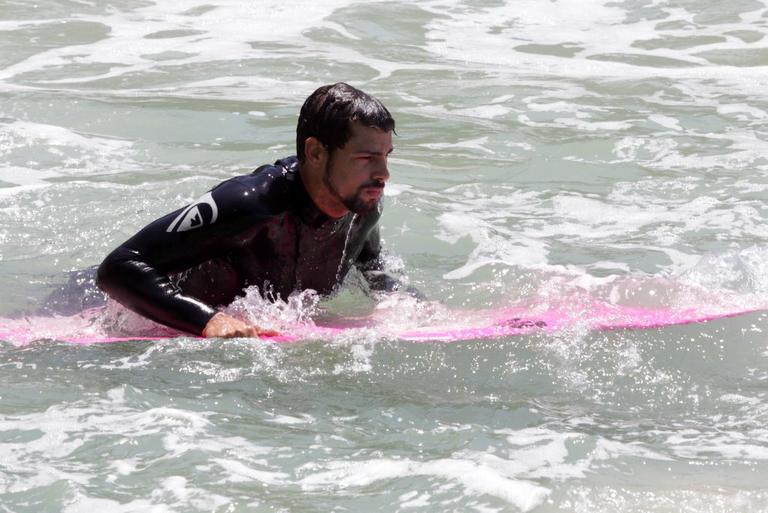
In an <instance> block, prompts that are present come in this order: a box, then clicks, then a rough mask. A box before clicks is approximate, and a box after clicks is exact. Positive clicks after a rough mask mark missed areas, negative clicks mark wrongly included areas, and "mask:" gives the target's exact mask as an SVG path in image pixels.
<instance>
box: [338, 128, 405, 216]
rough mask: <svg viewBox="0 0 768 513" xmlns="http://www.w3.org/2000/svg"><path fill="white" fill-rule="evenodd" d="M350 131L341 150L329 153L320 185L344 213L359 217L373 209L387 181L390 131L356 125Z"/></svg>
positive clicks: (390, 142)
mask: <svg viewBox="0 0 768 513" xmlns="http://www.w3.org/2000/svg"><path fill="white" fill-rule="evenodd" d="M351 128H352V129H351V135H350V138H349V140H348V141H347V143H346V144H345V145H344V147H343V148H338V149H335V150H333V151H331V152H330V155H329V157H328V161H327V163H326V166H325V175H324V177H323V182H324V183H325V185H326V187H328V189H329V191H330V193H331V195H333V196H334V197H335V198H336V199H337V200H338V201H340V202H341V203H342V204H343V205H344V206H345V207H346V208H347V209H348V210H350V211H352V212H354V213H356V214H363V213H366V212H370V211H371V210H373V209H374V208H376V205H377V203H378V201H379V198H381V195H382V193H383V191H384V183H385V182H386V181H387V180H389V170H388V169H387V159H388V157H389V154H390V153H391V152H392V132H385V131H384V130H381V129H378V128H374V127H369V126H364V125H361V124H360V123H357V122H354V123H352V127H351Z"/></svg>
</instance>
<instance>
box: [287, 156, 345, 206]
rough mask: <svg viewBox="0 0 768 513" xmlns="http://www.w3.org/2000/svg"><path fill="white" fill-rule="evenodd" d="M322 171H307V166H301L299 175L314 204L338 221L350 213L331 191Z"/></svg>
mask: <svg viewBox="0 0 768 513" xmlns="http://www.w3.org/2000/svg"><path fill="white" fill-rule="evenodd" d="M323 172H324V171H323V170H322V169H312V170H310V169H307V166H306V164H300V165H299V175H300V176H301V181H302V182H303V183H304V187H305V188H306V189H307V193H308V194H309V197H310V199H311V200H312V203H314V204H315V206H316V207H317V208H318V209H319V210H320V211H321V212H322V213H324V214H325V215H327V216H328V217H332V218H334V219H338V218H340V217H344V216H345V215H347V214H348V213H349V209H348V208H347V207H345V206H344V204H343V203H342V202H341V198H339V197H338V195H337V194H335V193H334V191H332V190H330V188H329V187H328V185H326V183H325V181H324V180H323Z"/></svg>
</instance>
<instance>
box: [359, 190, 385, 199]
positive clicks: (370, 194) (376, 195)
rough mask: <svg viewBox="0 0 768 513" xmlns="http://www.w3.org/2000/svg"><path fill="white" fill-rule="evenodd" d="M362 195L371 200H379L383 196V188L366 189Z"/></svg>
mask: <svg viewBox="0 0 768 513" xmlns="http://www.w3.org/2000/svg"><path fill="white" fill-rule="evenodd" d="M363 194H364V195H365V196H367V197H369V198H372V199H379V198H380V197H381V195H382V194H384V187H366V188H364V189H363Z"/></svg>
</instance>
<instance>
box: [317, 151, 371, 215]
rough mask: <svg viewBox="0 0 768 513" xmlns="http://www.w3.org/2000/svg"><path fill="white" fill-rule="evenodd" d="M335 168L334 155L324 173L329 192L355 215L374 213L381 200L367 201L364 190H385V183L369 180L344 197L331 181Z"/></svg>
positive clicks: (326, 164) (327, 163)
mask: <svg viewBox="0 0 768 513" xmlns="http://www.w3.org/2000/svg"><path fill="white" fill-rule="evenodd" d="M332 167H333V154H331V156H330V157H329V158H328V161H327V162H326V163H325V173H323V183H325V186H326V187H328V190H329V191H330V192H331V194H332V195H333V196H334V197H335V198H336V199H337V200H339V201H340V202H341V203H342V205H344V206H345V207H347V210H349V211H350V212H352V213H354V214H367V213H368V212H373V211H374V210H375V209H376V208H377V207H378V205H379V200H377V199H366V198H364V197H363V190H364V189H368V188H373V187H377V188H380V189H383V188H384V182H382V181H380V180H368V181H367V182H365V183H363V184H362V185H360V187H358V188H357V191H356V192H355V193H353V194H351V195H349V196H346V197H345V196H342V195H341V193H339V189H337V188H336V186H335V185H334V184H333V180H331V168H332Z"/></svg>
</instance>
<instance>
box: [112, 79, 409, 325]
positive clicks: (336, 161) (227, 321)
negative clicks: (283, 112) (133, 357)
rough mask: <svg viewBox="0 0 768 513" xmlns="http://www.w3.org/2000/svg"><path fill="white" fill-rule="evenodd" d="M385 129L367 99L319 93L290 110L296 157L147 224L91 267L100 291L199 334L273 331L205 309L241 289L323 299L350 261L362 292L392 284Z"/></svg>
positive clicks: (354, 93)
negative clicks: (385, 265) (385, 245)
mask: <svg viewBox="0 0 768 513" xmlns="http://www.w3.org/2000/svg"><path fill="white" fill-rule="evenodd" d="M394 129H395V121H394V119H392V116H391V115H390V113H389V111H388V110H387V109H386V107H384V105H383V104H382V103H381V102H380V101H379V100H377V99H376V98H374V97H372V96H369V95H368V94H366V93H364V92H362V91H360V90H358V89H355V88H354V87H352V86H350V85H348V84H345V83H337V84H332V85H326V86H323V87H320V88H319V89H317V90H316V91H315V92H314V93H312V95H310V96H309V98H307V100H306V101H305V102H304V105H303V106H302V108H301V113H300V115H299V122H298V125H297V128H296V149H297V155H298V157H288V158H284V159H281V160H278V161H277V162H275V163H274V164H273V165H265V166H261V167H260V168H258V169H257V170H256V171H254V172H253V173H252V174H250V175H245V176H238V177H235V178H232V179H229V180H227V181H225V182H223V183H221V184H219V185H218V186H216V187H214V188H213V189H212V190H211V191H210V192H208V193H207V194H205V195H203V196H202V197H201V198H200V199H198V200H197V201H196V202H195V203H193V204H191V205H188V206H186V207H184V208H182V209H179V210H177V211H175V212H172V213H170V214H168V215H166V216H164V217H161V218H160V219H158V220H156V221H154V222H153V223H151V224H149V225H148V226H147V227H145V228H144V229H142V230H141V231H140V232H139V233H137V234H136V235H135V236H133V237H132V238H130V239H129V240H128V241H126V242H124V243H123V244H122V245H121V246H120V247H118V248H117V249H115V250H114V251H113V252H112V253H110V254H109V256H107V258H106V259H105V260H104V262H102V264H101V266H100V267H99V270H98V275H97V283H98V285H99V287H100V288H101V289H102V290H104V291H105V292H106V293H107V294H108V295H109V296H111V297H112V298H113V299H115V300H117V301H118V302H120V303H122V304H123V305H125V306H126V307H128V308H130V309H132V310H134V311H136V312H138V313H139V314H141V315H143V316H145V317H148V318H150V319H152V320H154V321H157V322H160V323H162V324H165V325H168V326H171V327H173V328H176V329H180V330H182V331H186V332H189V333H194V334H200V335H203V336H205V337H252V336H258V335H270V334H273V332H269V331H267V330H263V329H261V328H260V327H258V326H253V325H249V324H247V323H246V322H243V321H241V320H239V319H236V318H233V317H231V316H228V315H226V314H224V313H222V312H217V311H216V310H215V306H218V305H226V304H228V303H230V302H231V301H232V300H233V299H234V298H235V297H236V296H238V295H239V294H241V292H242V291H243V289H244V288H246V287H249V286H254V285H255V286H257V287H259V288H260V290H261V292H262V294H266V295H271V296H273V297H274V296H280V297H283V298H285V297H287V296H288V295H289V294H290V293H291V292H293V291H294V290H302V289H314V290H316V291H318V292H319V293H321V294H328V293H330V292H331V291H333V290H334V288H335V287H336V286H337V285H338V284H339V283H340V282H341V281H343V279H344V277H345V276H346V274H347V272H348V271H349V270H350V268H351V266H352V265H355V266H356V267H358V268H359V269H360V270H361V271H362V272H363V275H364V276H365V277H366V278H367V280H368V282H369V283H370V284H371V286H372V288H374V289H384V288H392V287H393V284H394V283H396V282H395V281H394V280H393V279H392V278H390V277H388V276H387V275H385V274H383V273H382V269H381V267H382V264H381V260H380V251H381V247H380V242H379V230H378V226H377V223H378V220H379V216H380V215H381V197H382V192H383V189H384V184H385V183H386V181H387V180H388V179H389V170H388V169H387V159H388V156H389V154H390V153H391V152H392V133H393V132H394Z"/></svg>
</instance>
